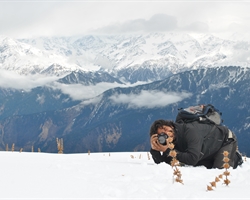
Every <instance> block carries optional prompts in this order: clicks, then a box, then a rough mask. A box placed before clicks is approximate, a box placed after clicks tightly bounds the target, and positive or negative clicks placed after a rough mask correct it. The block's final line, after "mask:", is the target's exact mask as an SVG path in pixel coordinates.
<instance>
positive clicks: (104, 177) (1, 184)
mask: <svg viewBox="0 0 250 200" xmlns="http://www.w3.org/2000/svg"><path fill="white" fill-rule="evenodd" d="M149 158H150V159H149ZM0 160H1V166H0V179H1V181H0V188H1V192H0V199H26V200H27V199H34V200H35V199H69V200H71V199H109V200H112V199H143V200H144V199H250V190H249V188H250V162H249V159H248V158H246V161H245V162H244V163H243V165H242V167H238V168H237V169H235V170H233V169H231V168H230V169H229V171H230V176H229V180H230V181H231V183H230V184H229V185H228V186H226V185H225V184H224V183H223V182H224V181H223V179H221V180H220V181H219V182H217V186H216V187H214V190H213V191H207V185H210V182H212V181H214V180H215V177H217V176H218V175H219V174H222V173H223V172H224V171H225V170H218V169H212V170H208V169H206V168H204V167H179V169H180V171H181V173H182V179H183V183H184V184H181V183H178V182H173V169H172V167H171V166H169V165H167V164H165V163H162V164H159V165H156V164H154V162H153V160H152V158H151V157H148V153H147V152H124V153H118V152H117V153H90V155H88V154H50V153H32V152H22V153H19V152H11V151H9V152H4V151H2V152H0Z"/></svg>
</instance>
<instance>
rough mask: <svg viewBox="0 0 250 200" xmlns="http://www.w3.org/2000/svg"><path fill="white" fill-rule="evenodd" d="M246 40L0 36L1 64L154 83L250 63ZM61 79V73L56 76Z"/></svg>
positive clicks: (173, 36) (50, 72)
mask: <svg viewBox="0 0 250 200" xmlns="http://www.w3.org/2000/svg"><path fill="white" fill-rule="evenodd" d="M249 47H250V43H249V41H244V40H241V39H239V40H235V39H231V40H229V39H223V38H219V37H216V36H214V35H206V34H200V35H192V34H183V33H151V34H145V35H143V34H138V35H108V36H105V35H86V36H79V37H52V38H46V37H43V38H34V39H19V40H14V39H12V38H9V37H4V36H0V68H1V69H5V70H9V71H15V72H17V73H19V74H23V75H29V74H43V75H46V76H55V75H56V76H65V75H68V74H70V73H72V72H75V71H79V70H80V71H84V72H89V71H90V72H97V71H98V72H100V73H105V72H108V73H109V74H110V75H112V76H113V77H114V78H116V79H119V80H120V81H122V82H130V83H135V82H137V81H156V80H162V79H163V78H167V77H168V76H171V75H172V74H176V73H179V72H182V71H186V70H193V69H200V68H206V67H219V66H242V67H247V66H250V65H249V60H250V59H249V54H248V49H249ZM60 78H61V77H60Z"/></svg>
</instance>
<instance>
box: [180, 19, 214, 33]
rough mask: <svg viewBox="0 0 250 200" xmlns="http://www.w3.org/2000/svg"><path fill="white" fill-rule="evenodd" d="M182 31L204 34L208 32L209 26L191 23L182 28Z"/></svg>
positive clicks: (202, 23) (201, 23)
mask: <svg viewBox="0 0 250 200" xmlns="http://www.w3.org/2000/svg"><path fill="white" fill-rule="evenodd" d="M182 30H185V31H191V32H198V33H199V32H201V33H206V32H208V31H209V26H208V24H207V23H204V22H198V21H197V22H193V23H191V24H190V25H188V26H185V27H183V28H182Z"/></svg>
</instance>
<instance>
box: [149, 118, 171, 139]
mask: <svg viewBox="0 0 250 200" xmlns="http://www.w3.org/2000/svg"><path fill="white" fill-rule="evenodd" d="M173 131H174V123H173V121H168V120H163V119H159V120H156V121H154V123H153V124H152V125H151V127H150V133H149V134H150V137H151V136H152V135H154V134H160V133H165V134H167V135H168V136H169V137H173V134H174V132H173ZM168 132H169V134H170V135H169V134H168ZM170 132H172V134H171V133H170Z"/></svg>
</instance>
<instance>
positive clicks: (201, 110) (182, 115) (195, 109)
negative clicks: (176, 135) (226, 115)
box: [175, 104, 223, 125]
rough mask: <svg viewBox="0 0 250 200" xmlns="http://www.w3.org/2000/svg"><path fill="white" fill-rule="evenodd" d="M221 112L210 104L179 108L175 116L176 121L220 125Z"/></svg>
mask: <svg viewBox="0 0 250 200" xmlns="http://www.w3.org/2000/svg"><path fill="white" fill-rule="evenodd" d="M221 115H222V113H221V112H220V111H219V110H218V109H217V108H215V107H214V106H213V105H212V104H206V105H197V106H190V107H188V108H179V109H178V114H177V116H176V120H175V122H176V123H189V122H193V121H199V122H201V123H212V124H217V125H221V124H222V123H223V120H222V118H221Z"/></svg>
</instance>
